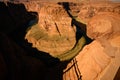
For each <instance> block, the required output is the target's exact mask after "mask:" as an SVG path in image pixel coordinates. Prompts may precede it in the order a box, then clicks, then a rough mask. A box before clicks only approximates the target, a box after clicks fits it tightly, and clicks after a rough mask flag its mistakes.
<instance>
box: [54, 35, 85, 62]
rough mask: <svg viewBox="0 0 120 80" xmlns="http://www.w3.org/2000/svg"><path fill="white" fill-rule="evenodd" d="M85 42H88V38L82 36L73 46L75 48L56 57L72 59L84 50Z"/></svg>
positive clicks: (62, 59)
mask: <svg viewBox="0 0 120 80" xmlns="http://www.w3.org/2000/svg"><path fill="white" fill-rule="evenodd" d="M85 44H86V39H85V37H84V36H82V37H81V38H80V39H79V41H78V43H76V45H75V46H74V47H73V49H71V50H69V51H68V52H66V53H63V54H61V55H58V56H56V58H58V59H60V61H68V60H71V59H72V58H74V57H75V56H76V55H77V54H78V53H79V52H80V51H81V50H82V48H83V47H84V45H85Z"/></svg>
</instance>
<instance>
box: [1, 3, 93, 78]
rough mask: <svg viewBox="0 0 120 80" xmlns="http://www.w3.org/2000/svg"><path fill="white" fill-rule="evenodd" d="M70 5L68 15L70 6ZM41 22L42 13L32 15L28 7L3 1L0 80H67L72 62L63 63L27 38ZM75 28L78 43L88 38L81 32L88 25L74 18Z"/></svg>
mask: <svg viewBox="0 0 120 80" xmlns="http://www.w3.org/2000/svg"><path fill="white" fill-rule="evenodd" d="M66 4H67V6H65V7H67V8H66V11H67V12H68V9H69V4H68V3H64V5H66ZM68 14H69V13H68ZM69 15H70V14H69ZM70 17H71V15H70ZM38 20H39V19H38V13H37V12H28V11H27V10H26V8H25V6H24V4H14V3H7V5H6V4H5V3H3V2H0V26H1V27H0V28H1V29H0V80H63V79H62V78H63V69H65V68H66V66H67V64H68V63H69V61H68V62H60V61H59V59H57V58H53V57H52V56H50V55H49V54H48V53H45V52H42V51H38V50H37V49H36V48H32V44H30V43H28V42H27V41H26V40H25V39H24V37H25V34H26V30H27V28H28V27H30V26H31V25H33V24H36V23H38ZM30 22H34V23H32V24H31V23H30ZM29 23H30V24H29ZM71 25H75V26H76V29H77V32H76V41H78V40H79V39H80V37H81V36H82V35H84V36H86V34H84V32H81V29H80V27H81V26H84V27H86V25H84V24H82V23H80V22H77V21H76V20H74V19H73V20H72V22H71ZM85 33H86V32H85ZM86 38H88V37H87V36H86ZM89 42H91V40H90V39H89V38H88V43H89Z"/></svg>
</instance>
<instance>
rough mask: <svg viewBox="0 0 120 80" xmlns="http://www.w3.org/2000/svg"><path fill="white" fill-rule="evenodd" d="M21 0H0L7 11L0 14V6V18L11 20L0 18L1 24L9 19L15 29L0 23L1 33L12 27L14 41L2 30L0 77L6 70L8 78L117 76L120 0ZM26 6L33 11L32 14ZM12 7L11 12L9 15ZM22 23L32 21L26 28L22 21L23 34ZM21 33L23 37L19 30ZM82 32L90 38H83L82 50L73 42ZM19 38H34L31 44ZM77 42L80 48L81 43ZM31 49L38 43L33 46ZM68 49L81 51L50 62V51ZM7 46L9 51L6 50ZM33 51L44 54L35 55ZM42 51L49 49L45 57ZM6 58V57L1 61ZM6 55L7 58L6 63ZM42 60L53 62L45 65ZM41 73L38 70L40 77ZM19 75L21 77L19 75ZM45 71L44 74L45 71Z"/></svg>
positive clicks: (95, 79)
mask: <svg viewBox="0 0 120 80" xmlns="http://www.w3.org/2000/svg"><path fill="white" fill-rule="evenodd" d="M21 3H22V5H19V2H18V3H13V4H16V5H19V7H14V6H16V5H13V4H11V3H8V4H7V5H6V4H4V3H2V4H1V3H0V5H2V8H1V9H3V10H4V9H5V12H4V11H3V12H4V13H5V14H4V15H3V12H0V13H2V14H0V16H1V17H3V18H5V19H4V20H1V19H0V21H3V22H4V23H5V21H6V20H8V21H9V22H8V23H9V24H8V25H7V24H4V23H1V24H4V26H5V27H6V26H9V25H11V26H14V27H15V28H14V29H11V28H10V31H9V29H8V31H6V30H5V29H4V30H5V33H8V34H9V33H10V36H9V37H11V38H13V37H14V38H13V39H12V40H13V41H14V42H15V43H14V42H12V41H11V40H9V38H7V37H6V36H4V35H1V34H0V35H1V38H2V39H1V43H2V44H0V47H1V49H2V50H1V52H0V55H1V56H0V64H2V66H1V69H3V70H1V71H3V74H2V73H0V74H1V75H2V78H3V79H6V78H5V77H6V75H7V74H10V73H11V75H10V76H9V78H10V79H12V80H14V79H20V80H21V79H30V80H34V79H38V80H39V79H43V80H48V78H49V80H56V79H58V80H59V79H62V78H63V80H66V79H67V80H68V79H72V80H80V79H82V80H113V79H116V78H114V77H115V75H116V73H117V71H118V69H119V67H120V62H119V60H120V23H119V21H120V7H119V6H120V3H111V2H101V3H97V2H91V3H71V2H70V3H61V2H60V3H47V2H44V3H41V2H39V1H28V2H24V1H23V2H22V1H21ZM23 4H24V5H25V7H24V6H23ZM6 6H8V7H6ZM21 7H23V8H22V11H19V12H20V13H21V14H24V15H22V16H20V13H18V12H16V11H17V9H18V10H21V9H20V8H21ZM16 8H17V9H16ZM24 8H26V9H27V10H28V11H29V12H31V14H30V13H29V12H27V11H26V10H25V9H24ZM14 11H15V13H14V14H15V15H13V12H14ZM34 12H37V13H38V15H39V16H38V17H37V15H36V13H35V14H34ZM7 14H9V15H10V16H8V15H7ZM6 15H7V18H6ZM31 15H32V16H34V18H33V17H32V16H31ZM16 16H19V17H16ZM35 16H36V18H35ZM11 19H13V21H12V20H11ZM38 19H39V20H38ZM19 20H20V22H19ZM14 21H15V22H14ZM28 22H29V24H28ZM34 22H37V24H33V23H34ZM73 22H75V23H76V25H75V24H73ZM15 23H16V24H15ZM21 25H22V26H23V25H25V26H30V27H29V28H28V29H27V30H26V28H25V26H23V27H24V28H25V29H24V31H27V34H25V33H26V32H24V34H25V35H23V34H22V33H21V32H22V30H23V29H21ZM31 25H32V27H31ZM11 26H10V27H11ZM83 26H84V28H83ZM23 27H22V28H23ZM16 29H17V31H16ZM19 29H20V30H19ZM14 31H16V32H14ZM19 31H21V32H19ZM3 32H4V31H3ZM11 32H12V33H11ZM82 32H83V33H82ZM14 33H15V34H14ZM16 33H17V34H16ZM21 34H22V37H21V36H19V35H21ZM81 34H82V35H84V36H85V35H87V36H88V37H90V38H91V39H93V41H92V42H91V43H90V44H87V45H86V46H85V47H84V48H83V49H82V51H81V52H80V51H79V50H78V49H76V46H77V45H79V44H77V42H79V40H81ZM78 36H79V39H78ZM19 37H20V38H19ZM14 39H15V40H14ZM23 39H27V41H28V42H29V43H32V47H33V48H31V46H29V47H28V43H27V44H26V43H22V42H24V41H22V40H23ZM83 42H84V41H83ZM4 43H5V44H7V46H8V47H9V48H8V47H6V46H5V45H4ZM16 43H17V44H16ZM8 44H9V45H8ZM21 44H22V45H21ZM10 45H11V46H10ZM18 46H19V47H18ZM21 48H22V49H21ZM77 48H81V46H80V47H77ZM34 49H37V52H36V50H34ZM71 50H73V53H74V52H75V51H77V52H78V51H79V53H78V55H77V56H76V57H74V58H73V59H72V60H71V61H70V62H69V63H68V64H67V65H66V64H64V63H59V61H58V62H57V64H56V63H55V65H53V63H54V60H53V57H55V56H57V55H60V54H63V53H66V52H67V51H68V52H70V51H71ZM41 51H44V52H46V53H44V52H41ZM9 52H10V54H8V53H9ZM36 53H39V54H42V55H38V54H37V55H36ZM43 54H45V55H47V56H48V55H49V57H48V58H46V56H45V55H43ZM9 55H10V56H9ZM51 55H52V56H51ZM6 56H7V57H6ZM36 56H37V57H36ZM4 58H5V59H6V61H4ZM8 58H9V59H8ZM51 58H52V59H51ZM55 59H56V58H55ZM7 61H8V63H6V62H7ZM9 62H10V63H9ZM11 63H12V65H11ZM33 63H34V64H33ZM6 64H7V65H6ZM45 64H49V65H50V66H51V65H52V66H51V67H49V66H48V65H45ZM61 64H62V65H61ZM33 65H34V66H33ZM23 67H25V68H23ZM62 67H64V68H62ZM40 68H41V69H40ZM7 69H9V72H7V71H8V70H7ZM24 70H25V71H24ZM27 71H28V72H27ZM15 72H17V74H15ZM19 72H20V73H19ZM24 72H25V73H24ZM29 72H30V73H29ZM22 73H24V74H25V75H24V74H22ZM52 73H53V74H52ZM118 73H119V72H118ZM39 74H40V75H41V76H40V77H39ZM21 75H22V77H20V76H21ZM42 75H43V76H42ZM45 75H46V76H48V77H44V76H45ZM51 75H52V76H51ZM7 76H8V75H7ZM29 76H30V77H29ZM24 77H25V78H24ZM2 78H1V79H2ZM116 80H117V79H116Z"/></svg>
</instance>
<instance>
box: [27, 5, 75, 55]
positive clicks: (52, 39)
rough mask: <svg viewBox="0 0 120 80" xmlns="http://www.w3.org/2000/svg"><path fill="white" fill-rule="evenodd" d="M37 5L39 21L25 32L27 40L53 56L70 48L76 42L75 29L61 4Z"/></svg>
mask: <svg viewBox="0 0 120 80" xmlns="http://www.w3.org/2000/svg"><path fill="white" fill-rule="evenodd" d="M39 5H41V7H40V9H39V11H38V13H39V21H38V24H36V25H33V26H32V28H31V29H30V30H29V31H28V33H27V34H26V39H27V40H28V42H30V43H32V44H33V47H36V48H37V49H38V50H40V51H44V52H48V53H50V54H51V55H53V56H55V55H59V54H62V53H63V52H66V51H68V50H70V49H72V48H73V47H74V45H75V43H76V30H75V28H74V27H73V26H71V22H72V19H71V18H70V17H69V15H68V14H67V12H66V11H65V9H64V8H63V6H62V5H58V4H52V3H50V4H48V3H41V4H39Z"/></svg>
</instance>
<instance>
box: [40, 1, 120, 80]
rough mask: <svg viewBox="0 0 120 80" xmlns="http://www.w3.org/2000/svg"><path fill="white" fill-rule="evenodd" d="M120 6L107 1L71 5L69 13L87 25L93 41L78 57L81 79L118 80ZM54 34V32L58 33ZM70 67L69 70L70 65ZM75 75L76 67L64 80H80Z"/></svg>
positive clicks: (66, 74)
mask: <svg viewBox="0 0 120 80" xmlns="http://www.w3.org/2000/svg"><path fill="white" fill-rule="evenodd" d="M119 5H120V4H119V3H104V2H103V3H91V4H83V3H70V4H69V9H70V10H69V12H70V13H71V14H72V16H73V18H74V19H76V21H79V22H81V23H83V24H86V25H87V30H86V31H87V35H88V36H89V37H90V38H92V39H94V41H93V42H92V43H91V44H89V45H87V46H85V47H84V49H83V50H82V51H81V52H80V53H79V55H77V56H76V60H77V65H78V68H79V69H80V72H81V75H82V80H113V79H114V77H115V74H116V72H117V70H118V68H119V66H120V64H119V59H120V54H119V53H120V27H119V25H120V24H119V21H120V18H119V16H120V14H119V12H120V11H119V10H120V8H119ZM41 10H42V9H41ZM44 12H45V14H46V11H43V12H41V13H44ZM49 14H50V13H49ZM40 17H41V15H40ZM64 17H66V16H64ZM47 18H49V17H47ZM58 19H59V18H58ZM60 19H61V18H60ZM52 20H53V19H52ZM41 21H42V20H41ZM43 22H44V21H43ZM69 22H70V21H69ZM52 26H54V25H52ZM58 27H59V26H58ZM43 29H44V27H43ZM53 30H54V29H53ZM52 32H53V33H54V32H55V31H52ZM55 34H57V33H55ZM69 64H71V63H69ZM69 64H68V66H67V67H68V68H69V67H70V66H71V65H69ZM72 64H73V63H72ZM65 70H66V69H65ZM108 73H109V74H108ZM70 75H71V77H70ZM75 75H76V73H75V72H74V68H71V69H70V70H69V71H68V72H66V73H65V74H64V75H63V79H70V78H71V79H73V78H74V80H77V79H78V78H77V77H76V76H75Z"/></svg>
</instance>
